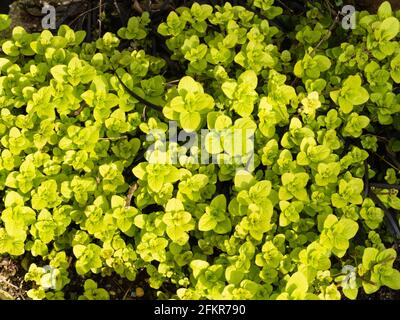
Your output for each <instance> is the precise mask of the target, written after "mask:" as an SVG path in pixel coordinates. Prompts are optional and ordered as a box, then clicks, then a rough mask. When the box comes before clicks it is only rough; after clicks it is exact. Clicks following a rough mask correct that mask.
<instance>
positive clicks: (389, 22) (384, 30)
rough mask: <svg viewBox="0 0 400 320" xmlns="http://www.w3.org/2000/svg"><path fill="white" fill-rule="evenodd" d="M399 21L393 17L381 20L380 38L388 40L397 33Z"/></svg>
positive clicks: (399, 26)
mask: <svg viewBox="0 0 400 320" xmlns="http://www.w3.org/2000/svg"><path fill="white" fill-rule="evenodd" d="M399 28H400V23H399V20H398V19H397V18H395V17H389V18H386V19H385V20H383V22H382V23H381V25H380V27H379V34H380V40H383V41H390V40H392V39H393V38H395V37H396V36H397V34H398V33H399Z"/></svg>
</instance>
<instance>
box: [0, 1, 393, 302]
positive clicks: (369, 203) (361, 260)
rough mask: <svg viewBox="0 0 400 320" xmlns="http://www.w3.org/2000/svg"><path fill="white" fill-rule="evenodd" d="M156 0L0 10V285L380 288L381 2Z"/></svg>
mask: <svg viewBox="0 0 400 320" xmlns="http://www.w3.org/2000/svg"><path fill="white" fill-rule="evenodd" d="M166 3H167V5H166V6H165V7H162V6H161V7H159V8H158V9H157V10H158V13H159V15H158V16H157V15H155V14H153V13H151V12H149V11H143V12H142V13H141V14H139V15H136V16H133V17H131V18H130V19H129V21H128V23H127V25H126V26H124V27H122V28H120V29H119V30H118V31H117V32H116V33H112V32H105V33H101V34H99V36H98V37H97V38H96V39H93V40H92V41H90V40H91V39H88V38H87V33H86V32H85V31H82V30H80V31H78V30H77V31H74V30H73V29H72V28H70V27H68V26H67V25H63V26H61V27H60V28H59V29H58V30H57V31H56V32H55V33H54V34H53V33H52V32H50V31H48V30H45V31H42V32H40V33H29V32H27V31H26V30H25V29H24V28H22V27H20V26H17V27H14V28H13V29H12V30H11V28H10V24H11V20H10V18H9V16H7V15H0V32H2V37H1V38H0V45H1V51H2V52H1V55H0V106H1V108H0V144H1V151H0V152H1V153H0V196H1V197H2V199H3V202H2V203H1V204H0V209H1V222H0V254H1V255H2V256H3V260H2V262H1V263H2V269H1V272H0V277H1V278H0V283H1V287H0V290H1V291H0V295H1V297H2V298H27V297H28V298H32V299H64V298H65V299H110V298H118V299H128V298H129V299H134V298H147V299H156V298H175V299H336V300H337V299H371V298H374V299H379V298H386V299H395V298H398V292H399V291H398V290H400V272H399V270H398V269H399V268H398V267H399V260H398V257H397V253H398V250H399V239H400V228H399V215H398V211H399V210H400V198H399V196H398V191H399V189H400V186H399V168H400V163H399V157H398V154H399V151H400V135H399V131H400V95H399V83H400V47H399V41H398V39H399V31H400V22H399V19H400V11H393V10H392V8H391V5H390V4H389V3H388V2H384V3H383V4H382V5H381V6H380V7H379V9H378V11H377V13H376V14H375V13H368V12H367V11H361V12H357V14H356V16H355V19H353V20H351V19H349V16H348V15H346V14H341V13H340V8H337V7H335V6H333V5H331V4H330V3H329V2H326V3H318V2H310V3H308V5H307V6H306V8H307V10H306V11H305V12H304V14H299V15H293V14H287V11H290V8H289V7H287V5H286V7H285V5H284V4H283V3H282V2H280V1H277V2H276V3H275V4H274V1H272V0H263V1H262V0H254V1H248V2H246V3H243V4H241V5H238V3H233V4H231V3H229V2H225V3H221V4H218V5H217V4H215V5H213V6H212V5H209V4H200V3H196V2H195V3H193V2H191V3H190V4H189V3H187V4H186V6H182V7H172V8H171V6H170V3H169V2H168V1H167V2H166ZM184 4H185V3H184ZM326 6H328V9H329V10H326V9H327V8H326ZM284 9H285V10H286V11H284ZM161 13H163V14H164V15H163V14H161ZM164 16H165V18H163V17H164ZM159 17H161V19H160V18H159ZM346 19H347V20H346ZM342 22H344V23H346V22H348V23H347V24H342ZM349 27H351V28H349ZM85 39H86V41H85ZM88 40H89V41H88ZM156 49H160V50H156ZM174 126H176V127H174ZM175 129H176V130H177V132H176V135H177V136H178V137H177V138H176V139H175V138H173V137H174V131H175ZM204 129H207V130H206V131H204ZM202 130H203V131H202ZM202 132H203V133H204V135H203V136H202V138H203V137H204V140H202V139H200V133H202ZM238 141H240V143H239V146H240V147H239V148H236V146H237V145H238Z"/></svg>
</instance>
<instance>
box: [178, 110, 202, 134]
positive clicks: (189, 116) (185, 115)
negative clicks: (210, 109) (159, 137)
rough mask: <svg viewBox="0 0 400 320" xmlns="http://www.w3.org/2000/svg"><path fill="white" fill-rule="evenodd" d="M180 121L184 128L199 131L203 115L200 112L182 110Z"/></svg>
mask: <svg viewBox="0 0 400 320" xmlns="http://www.w3.org/2000/svg"><path fill="white" fill-rule="evenodd" d="M179 122H180V124H181V127H182V128H183V129H184V130H186V131H197V130H198V129H199V128H200V125H201V116H200V114H199V113H198V112H182V113H181V114H180V116H179Z"/></svg>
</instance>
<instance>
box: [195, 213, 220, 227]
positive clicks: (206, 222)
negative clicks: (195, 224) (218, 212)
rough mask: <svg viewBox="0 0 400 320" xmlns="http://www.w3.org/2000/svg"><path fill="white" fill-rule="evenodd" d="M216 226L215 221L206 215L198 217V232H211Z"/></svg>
mask: <svg viewBox="0 0 400 320" xmlns="http://www.w3.org/2000/svg"><path fill="white" fill-rule="evenodd" d="M216 225H217V220H215V218H214V217H213V216H212V215H210V214H208V213H205V214H203V215H202V216H201V217H200V220H199V230H200V231H210V230H213V229H214V228H215V227H216Z"/></svg>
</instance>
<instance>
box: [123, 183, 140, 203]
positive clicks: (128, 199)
mask: <svg viewBox="0 0 400 320" xmlns="http://www.w3.org/2000/svg"><path fill="white" fill-rule="evenodd" d="M137 188H138V184H137V183H136V182H135V183H134V184H132V185H131V186H130V187H129V190H128V194H127V195H126V202H125V208H127V207H130V206H131V201H132V197H133V193H134V192H135V191H136V190H137Z"/></svg>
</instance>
